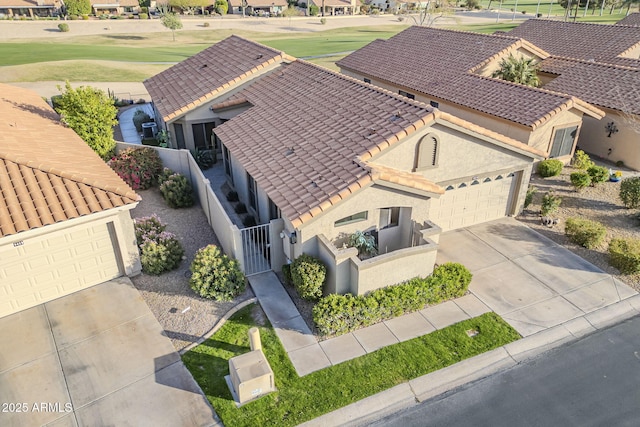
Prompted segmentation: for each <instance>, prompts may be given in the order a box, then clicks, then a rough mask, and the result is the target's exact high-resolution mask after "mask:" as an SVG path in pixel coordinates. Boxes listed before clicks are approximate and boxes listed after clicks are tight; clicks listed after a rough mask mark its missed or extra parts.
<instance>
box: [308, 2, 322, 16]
mask: <svg viewBox="0 0 640 427" xmlns="http://www.w3.org/2000/svg"><path fill="white" fill-rule="evenodd" d="M319 11H320V8H319V7H318V6H316V5H315V4H310V5H309V15H311V16H317V15H318V12H319Z"/></svg>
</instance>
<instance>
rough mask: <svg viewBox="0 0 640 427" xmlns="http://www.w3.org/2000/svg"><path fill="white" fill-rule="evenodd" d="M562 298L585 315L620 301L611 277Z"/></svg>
mask: <svg viewBox="0 0 640 427" xmlns="http://www.w3.org/2000/svg"><path fill="white" fill-rule="evenodd" d="M563 296H564V297H565V298H566V299H567V300H569V302H571V303H572V304H573V305H575V306H576V307H578V308H579V309H580V310H582V311H584V312H585V313H590V312H592V311H594V310H597V309H599V308H602V307H605V306H607V305H611V304H613V303H616V302H618V301H620V296H619V294H618V289H617V287H616V285H615V283H614V282H613V278H612V277H611V276H609V277H607V278H606V279H603V280H600V281H598V282H596V283H593V284H591V285H587V286H584V287H582V288H580V289H577V290H575V291H573V292H569V293H567V294H564V295H563Z"/></svg>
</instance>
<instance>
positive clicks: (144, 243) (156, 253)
mask: <svg viewBox="0 0 640 427" xmlns="http://www.w3.org/2000/svg"><path fill="white" fill-rule="evenodd" d="M166 228H167V226H166V224H163V223H162V222H161V221H160V218H158V217H157V216H156V215H151V216H149V217H143V218H136V219H135V221H134V231H135V234H136V242H137V243H138V248H139V249H140V263H141V264H142V271H144V272H145V273H147V274H151V275H154V276H157V275H159V274H162V273H164V272H165V271H170V270H173V269H175V268H177V267H178V265H180V261H182V256H183V255H184V250H183V249H182V245H180V242H179V241H178V239H177V238H176V236H175V235H174V234H173V233H169V232H167V231H165V229H166Z"/></svg>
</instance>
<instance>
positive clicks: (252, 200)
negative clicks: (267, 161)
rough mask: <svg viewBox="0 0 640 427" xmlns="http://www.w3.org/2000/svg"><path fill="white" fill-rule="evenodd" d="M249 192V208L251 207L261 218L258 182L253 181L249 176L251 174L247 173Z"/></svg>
mask: <svg viewBox="0 0 640 427" xmlns="http://www.w3.org/2000/svg"><path fill="white" fill-rule="evenodd" d="M247 192H248V194H249V206H251V207H252V208H253V210H254V211H255V212H256V215H258V216H259V213H258V197H257V194H258V191H257V188H256V181H255V179H253V177H252V176H251V175H249V173H247Z"/></svg>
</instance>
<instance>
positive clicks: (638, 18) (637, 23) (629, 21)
mask: <svg viewBox="0 0 640 427" xmlns="http://www.w3.org/2000/svg"><path fill="white" fill-rule="evenodd" d="M616 25H630V26H633V27H640V13H632V14H630V15H628V16H626V17H624V18H622V19H621V20H619V21H618V22H616Z"/></svg>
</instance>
